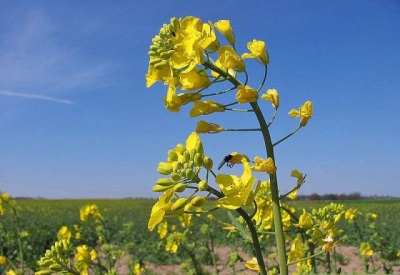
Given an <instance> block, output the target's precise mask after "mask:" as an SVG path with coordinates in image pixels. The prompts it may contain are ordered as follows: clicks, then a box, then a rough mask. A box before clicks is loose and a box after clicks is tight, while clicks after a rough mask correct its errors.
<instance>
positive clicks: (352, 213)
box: [344, 208, 358, 221]
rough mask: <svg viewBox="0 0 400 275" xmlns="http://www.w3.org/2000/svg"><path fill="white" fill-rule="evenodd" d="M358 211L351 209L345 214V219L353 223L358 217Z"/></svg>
mask: <svg viewBox="0 0 400 275" xmlns="http://www.w3.org/2000/svg"><path fill="white" fill-rule="evenodd" d="M357 212H358V210H357V209H356V208H350V209H348V210H347V211H346V212H345V213H344V218H345V219H346V220H348V221H353V220H354V218H355V217H356V215H357Z"/></svg>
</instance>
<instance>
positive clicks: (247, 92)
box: [236, 85, 258, 104]
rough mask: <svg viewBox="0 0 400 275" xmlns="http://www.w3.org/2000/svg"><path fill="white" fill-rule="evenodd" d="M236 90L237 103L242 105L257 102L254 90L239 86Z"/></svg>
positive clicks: (256, 94) (256, 93)
mask: <svg viewBox="0 0 400 275" xmlns="http://www.w3.org/2000/svg"><path fill="white" fill-rule="evenodd" d="M237 89H238V92H237V93H236V99H237V101H238V102H239V103H241V104H242V103H249V102H254V101H257V99H258V92H257V90H256V89H253V88H251V87H250V86H248V85H246V86H243V85H239V86H238V87H237Z"/></svg>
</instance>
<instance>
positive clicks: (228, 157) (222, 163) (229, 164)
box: [218, 155, 233, 170]
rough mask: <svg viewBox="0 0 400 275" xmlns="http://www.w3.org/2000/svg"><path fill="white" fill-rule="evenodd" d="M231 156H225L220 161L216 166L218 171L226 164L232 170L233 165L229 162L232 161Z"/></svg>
mask: <svg viewBox="0 0 400 275" xmlns="http://www.w3.org/2000/svg"><path fill="white" fill-rule="evenodd" d="M232 158H233V156H232V155H227V156H225V157H224V159H223V160H222V161H221V163H220V164H219V165H218V170H219V169H221V168H222V166H224V164H225V163H226V165H227V166H228V167H230V168H232V166H233V163H230V161H231V160H232Z"/></svg>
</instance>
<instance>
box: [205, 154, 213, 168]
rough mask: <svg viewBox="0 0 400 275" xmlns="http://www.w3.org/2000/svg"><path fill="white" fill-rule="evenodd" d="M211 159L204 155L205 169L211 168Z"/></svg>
mask: <svg viewBox="0 0 400 275" xmlns="http://www.w3.org/2000/svg"><path fill="white" fill-rule="evenodd" d="M213 164H214V163H213V160H212V159H211V158H209V157H204V159H203V166H204V168H206V169H207V170H211V169H212V168H213Z"/></svg>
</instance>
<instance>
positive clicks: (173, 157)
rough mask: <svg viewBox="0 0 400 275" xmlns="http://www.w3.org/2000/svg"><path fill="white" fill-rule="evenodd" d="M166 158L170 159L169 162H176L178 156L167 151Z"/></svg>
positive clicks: (171, 151)
mask: <svg viewBox="0 0 400 275" xmlns="http://www.w3.org/2000/svg"><path fill="white" fill-rule="evenodd" d="M168 157H169V158H170V159H171V161H176V160H178V155H177V154H176V153H175V151H174V150H169V151H168Z"/></svg>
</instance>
